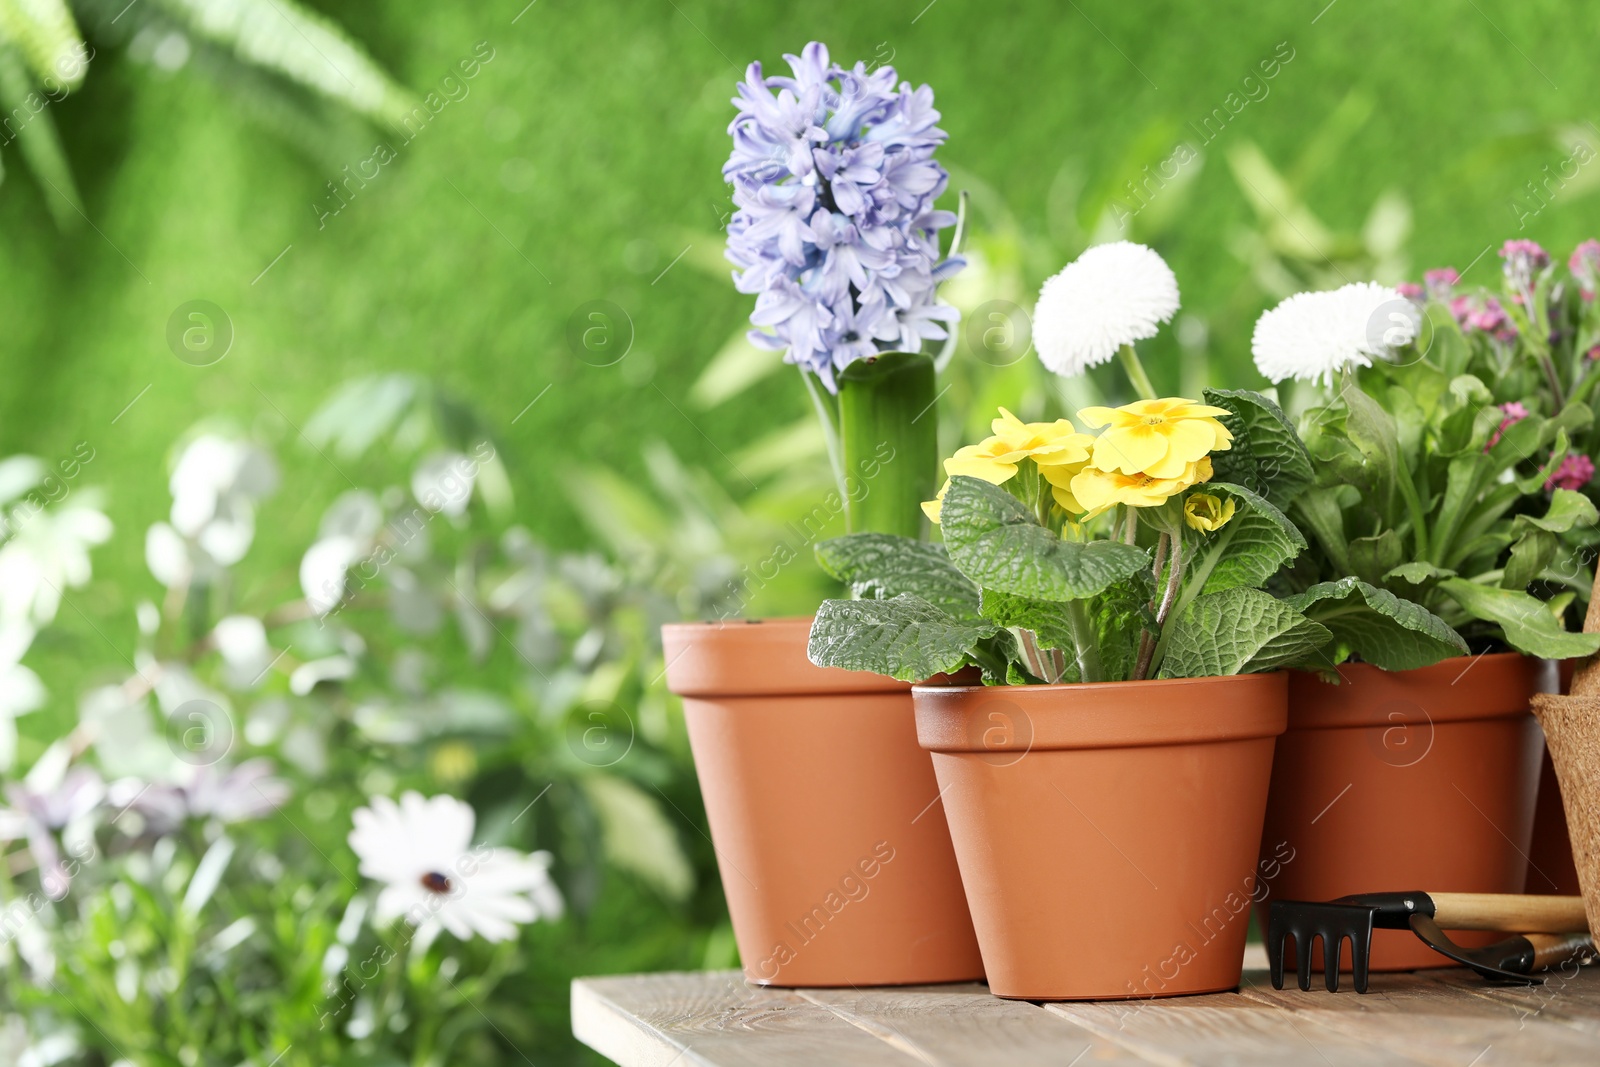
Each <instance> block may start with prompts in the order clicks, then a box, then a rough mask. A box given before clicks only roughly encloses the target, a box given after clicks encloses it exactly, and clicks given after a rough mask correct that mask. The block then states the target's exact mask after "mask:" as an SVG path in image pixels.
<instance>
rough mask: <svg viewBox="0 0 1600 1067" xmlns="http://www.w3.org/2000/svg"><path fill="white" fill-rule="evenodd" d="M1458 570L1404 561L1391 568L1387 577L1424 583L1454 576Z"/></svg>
mask: <svg viewBox="0 0 1600 1067" xmlns="http://www.w3.org/2000/svg"><path fill="white" fill-rule="evenodd" d="M1455 576H1456V572H1455V571H1453V570H1451V569H1450V568H1449V567H1435V566H1434V565H1433V564H1431V563H1421V562H1415V561H1413V562H1411V563H1402V564H1400V566H1398V567H1393V568H1390V570H1389V573H1387V574H1385V575H1384V578H1385V579H1389V578H1398V579H1400V580H1401V581H1403V582H1410V583H1411V584H1412V585H1422V584H1423V583H1425V582H1431V581H1435V580H1437V579H1440V578H1454V577H1455Z"/></svg>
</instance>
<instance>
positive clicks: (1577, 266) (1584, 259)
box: [1567, 237, 1600, 300]
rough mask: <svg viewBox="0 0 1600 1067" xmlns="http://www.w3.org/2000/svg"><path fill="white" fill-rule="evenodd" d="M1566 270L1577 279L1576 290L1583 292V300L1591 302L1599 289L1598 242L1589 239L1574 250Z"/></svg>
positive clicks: (1599, 251) (1599, 250)
mask: <svg viewBox="0 0 1600 1067" xmlns="http://www.w3.org/2000/svg"><path fill="white" fill-rule="evenodd" d="M1567 268H1568V269H1569V270H1571V271H1572V276H1573V277H1574V278H1577V279H1578V288H1579V289H1580V290H1581V291H1582V292H1583V296H1584V299H1585V300H1593V299H1594V294H1595V290H1596V289H1600V241H1596V240H1595V239H1594V238H1593V237H1591V238H1589V239H1588V240H1587V241H1585V242H1583V243H1582V244H1580V245H1579V246H1578V247H1577V248H1574V249H1573V250H1572V256H1571V258H1570V259H1568V260H1567Z"/></svg>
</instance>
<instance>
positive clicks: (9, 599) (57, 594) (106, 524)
mask: <svg viewBox="0 0 1600 1067" xmlns="http://www.w3.org/2000/svg"><path fill="white" fill-rule="evenodd" d="M110 537H111V520H110V519H108V518H106V516H105V513H104V512H102V511H101V510H100V498H99V496H98V494H96V493H94V492H93V491H91V490H84V491H82V492H80V493H78V494H77V495H76V496H75V497H74V498H73V499H72V501H71V502H70V503H65V504H60V505H57V506H54V507H50V508H46V509H45V510H44V511H41V512H39V513H37V514H36V515H34V516H33V517H32V518H30V519H28V520H27V521H26V522H25V523H23V524H22V525H21V526H19V527H18V528H17V530H16V532H15V534H14V535H13V536H12V538H11V540H9V541H7V542H6V543H5V546H4V547H3V548H0V618H3V619H4V621H5V622H6V623H8V624H13V625H15V624H21V625H34V626H43V625H45V624H46V623H48V622H50V621H51V620H53V619H54V618H55V617H56V612H57V611H58V610H60V607H61V595H62V593H63V591H65V590H66V589H68V588H72V589H76V588H78V587H79V586H81V585H83V584H84V583H85V582H87V581H88V580H89V576H90V573H91V568H90V565H89V549H91V548H93V547H94V546H96V545H101V544H104V543H105V542H106V541H107V540H108V539H109V538H110Z"/></svg>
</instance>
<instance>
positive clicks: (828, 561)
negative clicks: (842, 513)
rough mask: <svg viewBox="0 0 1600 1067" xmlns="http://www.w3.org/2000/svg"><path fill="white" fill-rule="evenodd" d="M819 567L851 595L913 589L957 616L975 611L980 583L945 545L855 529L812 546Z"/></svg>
mask: <svg viewBox="0 0 1600 1067" xmlns="http://www.w3.org/2000/svg"><path fill="white" fill-rule="evenodd" d="M816 553H817V562H818V563H820V564H821V565H822V569H823V570H825V571H827V572H828V573H829V574H830V575H832V576H833V577H835V578H837V579H838V580H839V581H841V582H843V583H845V585H847V586H849V587H850V593H851V595H852V596H855V597H858V598H859V597H874V598H876V599H878V600H887V599H888V598H890V597H895V596H899V595H900V594H901V593H914V594H915V595H917V596H919V597H921V598H922V599H923V600H926V601H927V602H928V603H930V604H932V605H934V606H935V607H938V608H941V609H943V610H944V611H947V612H949V613H950V614H951V615H954V616H956V617H957V618H974V617H976V616H977V614H978V587H977V586H976V585H973V584H972V582H971V581H970V580H968V578H967V576H966V575H964V574H962V573H961V572H960V571H959V570H957V569H956V566H955V564H953V563H951V562H950V557H949V555H948V554H946V552H945V549H944V546H943V545H935V544H929V543H928V542H926V541H916V540H913V539H912V538H909V537H897V536H895V535H894V534H878V533H857V534H846V535H845V536H843V537H834V538H831V539H829V540H827V541H823V542H821V543H819V544H818V545H817V547H816Z"/></svg>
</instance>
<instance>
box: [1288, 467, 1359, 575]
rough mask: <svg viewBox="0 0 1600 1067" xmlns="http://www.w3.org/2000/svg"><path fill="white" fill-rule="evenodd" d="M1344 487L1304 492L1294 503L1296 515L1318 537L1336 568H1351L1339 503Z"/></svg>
mask: <svg viewBox="0 0 1600 1067" xmlns="http://www.w3.org/2000/svg"><path fill="white" fill-rule="evenodd" d="M1343 488H1344V487H1343V486H1325V487H1324V486H1319V487H1317V488H1315V489H1308V490H1306V491H1305V492H1303V493H1301V494H1300V496H1299V497H1298V498H1297V499H1296V500H1295V502H1294V511H1295V515H1296V516H1297V517H1298V518H1299V520H1300V521H1301V522H1302V523H1304V524H1305V527H1306V529H1308V530H1310V531H1311V536H1312V537H1315V538H1316V539H1317V544H1318V545H1320V546H1321V547H1322V551H1323V552H1325V553H1327V556H1328V559H1329V560H1331V561H1332V563H1333V565H1334V567H1335V568H1336V569H1337V570H1339V571H1342V572H1345V573H1348V572H1349V571H1350V543H1349V542H1348V541H1347V540H1345V535H1344V509H1343V508H1342V507H1341V506H1340V504H1339V495H1340V492H1341V490H1342V489H1343Z"/></svg>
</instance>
